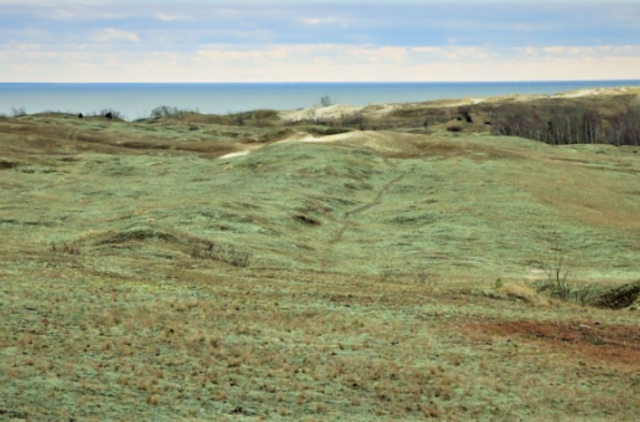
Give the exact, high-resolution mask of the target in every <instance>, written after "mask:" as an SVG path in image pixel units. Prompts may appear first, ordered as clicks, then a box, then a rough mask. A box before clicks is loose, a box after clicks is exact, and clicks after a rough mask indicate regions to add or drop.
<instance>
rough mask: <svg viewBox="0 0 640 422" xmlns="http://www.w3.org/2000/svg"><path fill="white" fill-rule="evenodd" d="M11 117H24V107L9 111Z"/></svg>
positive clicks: (25, 112) (25, 111) (25, 113)
mask: <svg viewBox="0 0 640 422" xmlns="http://www.w3.org/2000/svg"><path fill="white" fill-rule="evenodd" d="M11 115H12V116H13V117H20V116H26V115H27V110H26V109H25V108H24V107H13V108H12V109H11Z"/></svg>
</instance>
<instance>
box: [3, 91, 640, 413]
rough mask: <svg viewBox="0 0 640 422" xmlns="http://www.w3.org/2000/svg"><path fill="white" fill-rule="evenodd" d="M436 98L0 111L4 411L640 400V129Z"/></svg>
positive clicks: (541, 409)
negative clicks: (624, 133)
mask: <svg viewBox="0 0 640 422" xmlns="http://www.w3.org/2000/svg"><path fill="white" fill-rule="evenodd" d="M581 101H583V102H586V100H584V99H582V100H581ZM598 101H600V100H598ZM450 104H451V105H450V106H446V104H444V103H429V104H419V105H407V106H400V105H394V106H393V107H391V108H389V109H388V110H387V108H385V107H382V106H380V107H378V108H369V109H367V108H365V109H363V110H361V111H360V112H359V113H360V116H358V115H357V114H355V115H353V118H352V112H351V111H349V112H345V113H344V114H345V115H344V116H343V115H341V114H340V106H336V107H332V108H330V109H329V110H324V111H326V112H328V113H329V112H331V113H335V114H334V116H336V117H335V119H333V120H331V121H330V120H327V121H326V122H320V121H318V122H314V121H313V120H309V121H304V122H299V123H296V124H295V125H294V124H287V123H285V121H284V120H286V119H287V118H286V117H281V116H286V113H282V114H280V113H278V112H272V111H254V112H248V113H239V114H229V115H224V116H217V115H205V114H200V113H194V112H185V113H180V114H179V115H177V116H175V117H169V118H166V119H165V118H159V119H147V120H143V121H138V122H126V121H120V120H116V119H114V120H112V121H111V122H107V121H106V120H105V119H104V118H102V117H97V116H87V117H88V118H85V119H78V118H68V116H65V115H57V114H50V115H29V116H27V117H26V118H21V119H19V120H14V119H13V118H8V119H5V120H3V121H2V122H0V185H1V186H2V193H3V194H2V195H0V228H1V230H2V236H3V237H2V242H0V253H1V255H2V265H0V279H2V288H1V289H0V386H1V387H0V397H1V398H2V400H0V419H3V418H5V419H7V420H13V419H15V420H34V421H36V420H37V421H40V420H43V421H48V420H51V421H53V420H56V421H57V420H77V421H80V420H104V419H105V418H107V419H111V420H114V421H128V420H158V421H165V420H166V421H173V420H191V421H205V420H211V419H212V418H214V419H216V418H218V419H221V420H224V418H227V419H229V420H234V419H238V420H241V419H246V420H284V421H305V420H308V421H310V420H318V421H320V420H321V421H338V420H339V421H342V420H408V421H409V420H451V421H453V420H458V421H467V420H469V421H492V422H493V421H513V420H532V421H536V420H537V421H542V420H545V421H546V420H561V421H564V420H573V419H580V420H602V421H605V420H616V421H618V420H620V421H623V420H630V421H631V420H635V419H636V418H637V415H638V413H639V412H640V398H639V397H638V395H637V394H636V391H637V389H636V388H635V386H636V383H637V381H638V376H637V373H638V370H639V369H640V366H639V362H640V340H639V339H640V329H639V328H638V327H639V326H640V314H638V308H639V307H640V302H639V296H640V284H639V282H638V281H639V280H640V267H639V266H638V259H637V255H638V253H637V252H638V239H640V228H639V226H638V223H637V221H636V220H637V218H635V217H636V216H637V215H638V212H639V210H640V194H638V193H639V192H640V185H639V184H638V183H639V182H638V178H637V173H638V172H640V162H639V161H638V158H637V157H638V155H637V154H634V153H633V151H635V150H636V149H637V148H630V147H624V146H621V147H619V148H614V147H612V146H605V145H570V146H565V147H562V148H558V147H556V146H552V145H546V144H544V143H540V142H532V141H530V140H525V139H518V138H514V137H504V136H495V135H492V134H491V130H492V127H490V125H485V124H484V122H485V121H492V122H494V120H495V119H496V118H497V119H498V120H496V122H499V116H498V115H492V116H489V114H490V113H489V112H488V108H487V107H489V106H490V105H491V104H488V105H487V104H484V105H483V104H475V105H470V106H469V107H470V109H469V110H468V112H469V115H470V116H472V119H471V120H472V121H471V122H467V121H466V118H465V117H464V116H463V115H462V114H461V113H460V112H459V111H460V110H459V109H458V107H459V102H453V101H452V102H450ZM598 104H600V103H598ZM482 107H485V108H482ZM598 107H599V108H602V109H599V112H600V113H601V114H602V115H606V114H607V112H611V113H613V112H617V111H619V110H617V109H608V108H607V107H604V106H603V105H602V104H600V105H599V106H598ZM612 107H613V105H612ZM615 107H622V105H620V104H618V105H615ZM345 110H350V109H345ZM385 110H387V111H388V112H387V111H385ZM434 110H435V111H434ZM307 111H308V112H309V113H311V112H316V111H318V109H317V108H314V109H310V110H307ZM297 115H299V116H303V117H304V116H307V115H311V114H305V112H299V113H298V114H297ZM318 116H319V117H322V114H318ZM65 117H67V118H65ZM360 117H362V120H360ZM457 117H460V118H461V120H460V121H457V120H456V118H457ZM240 121H241V124H239V122H240ZM329 121H330V123H328V122H329ZM425 121H428V122H429V125H428V126H429V131H428V132H427V131H426V130H425V129H424V122H425ZM316 123H318V124H316ZM319 123H327V124H322V125H320V124H319ZM361 123H363V124H364V126H365V128H366V130H373V129H384V131H379V132H375V133H373V132H362V131H360V130H359V129H360V126H359V125H360V124H361ZM496 124H497V123H496ZM452 125H457V126H460V127H462V128H464V131H462V132H460V133H456V134H455V136H453V135H450V134H448V133H447V127H449V126H452ZM314 131H315V132H314ZM332 131H340V133H343V135H342V136H339V137H333V138H331V139H329V140H330V141H331V142H323V141H326V139H322V138H321V137H320V136H325V135H327V134H330V133H331V132H332ZM304 132H307V133H316V134H317V135H318V137H316V138H312V137H310V136H307V135H306V134H305V133H304ZM279 141H283V142H279ZM230 154H234V155H230ZM221 157H224V158H222V159H221ZM558 239H560V240H561V242H558V241H557V240H558ZM52 242H55V243H52ZM558 243H559V244H560V245H558ZM559 246H561V248H560V247H559ZM567 270H570V271H567ZM498 277H499V278H498ZM576 304H579V305H587V306H588V307H585V306H578V305H576ZM212 415H213V416H212Z"/></svg>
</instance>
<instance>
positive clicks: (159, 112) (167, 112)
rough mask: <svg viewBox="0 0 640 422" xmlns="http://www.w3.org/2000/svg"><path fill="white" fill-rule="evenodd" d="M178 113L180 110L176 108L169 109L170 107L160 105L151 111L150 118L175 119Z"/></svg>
mask: <svg viewBox="0 0 640 422" xmlns="http://www.w3.org/2000/svg"><path fill="white" fill-rule="evenodd" d="M180 113H181V111H180V109H178V107H170V106H166V105H162V106H158V107H156V108H154V109H153V110H151V116H150V117H151V118H152V119H159V118H161V117H176V116H179V115H180Z"/></svg>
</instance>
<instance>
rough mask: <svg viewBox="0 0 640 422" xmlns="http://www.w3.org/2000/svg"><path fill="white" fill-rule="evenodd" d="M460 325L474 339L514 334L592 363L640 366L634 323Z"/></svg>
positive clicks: (638, 331)
mask: <svg viewBox="0 0 640 422" xmlns="http://www.w3.org/2000/svg"><path fill="white" fill-rule="evenodd" d="M461 328H462V330H463V332H465V333H467V334H468V335H469V336H471V337H476V339H477V340H482V339H483V338H484V339H486V340H488V339H489V338H492V337H505V338H513V339H514V341H517V342H520V343H525V342H526V343H530V344H531V343H533V344H535V345H536V346H537V347H538V348H541V349H543V350H544V349H546V350H548V351H549V352H551V353H554V352H555V353H562V354H565V355H567V356H574V357H576V358H579V359H581V360H585V361H591V363H596V362H598V363H608V364H612V365H615V366H628V367H640V327H637V326H630V325H603V324H601V323H599V322H597V321H581V322H569V323H567V322H553V321H547V322H538V321H505V322H490V323H486V324H483V323H471V324H466V325H464V326H463V327H461Z"/></svg>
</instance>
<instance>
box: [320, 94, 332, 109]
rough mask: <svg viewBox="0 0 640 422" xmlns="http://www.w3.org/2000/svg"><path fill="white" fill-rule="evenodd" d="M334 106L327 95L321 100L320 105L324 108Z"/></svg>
mask: <svg viewBox="0 0 640 422" xmlns="http://www.w3.org/2000/svg"><path fill="white" fill-rule="evenodd" d="M333 104H334V102H333V100H332V99H331V97H329V96H328V95H325V96H323V97H322V98H320V105H321V106H322V107H329V106H330V105H333Z"/></svg>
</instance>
